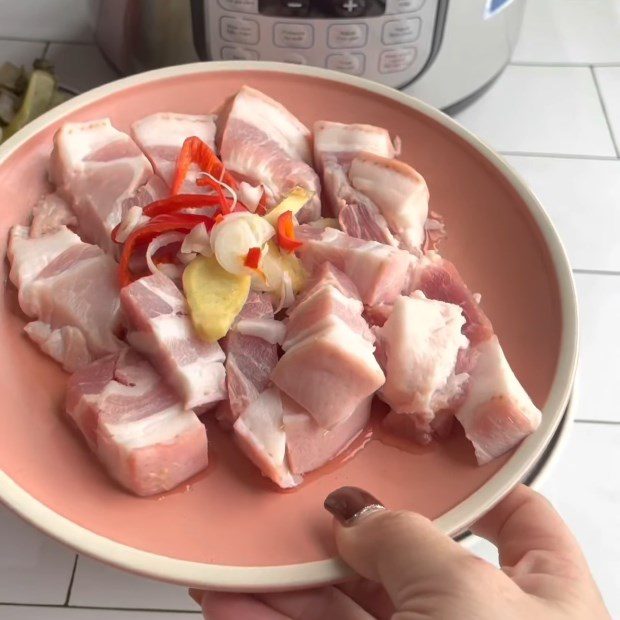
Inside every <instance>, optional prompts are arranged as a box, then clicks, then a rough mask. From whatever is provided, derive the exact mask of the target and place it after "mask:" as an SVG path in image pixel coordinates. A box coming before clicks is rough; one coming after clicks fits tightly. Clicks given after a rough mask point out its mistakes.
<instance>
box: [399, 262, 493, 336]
mask: <svg viewBox="0 0 620 620" xmlns="http://www.w3.org/2000/svg"><path fill="white" fill-rule="evenodd" d="M412 274H413V275H412V276H411V277H410V282H409V284H408V285H407V286H406V287H405V292H404V294H405V295H407V294H409V293H410V292H413V291H415V290H419V291H422V292H423V293H424V295H426V297H428V298H429V299H437V300H439V301H445V302H446V303H451V304H456V305H458V306H461V308H462V309H463V314H464V315H465V319H466V323H465V327H464V328H463V333H464V334H465V335H466V336H467V338H468V339H469V341H470V343H471V345H472V346H475V345H476V344H478V343H479V342H482V341H483V340H486V339H488V338H490V337H491V336H492V335H493V326H492V325H491V321H490V320H489V318H488V317H487V316H486V314H485V313H484V311H483V310H482V308H481V307H480V304H479V303H478V299H477V298H476V296H475V295H474V294H473V293H472V292H471V291H470V290H469V288H468V287H467V285H466V284H465V282H464V281H463V278H462V277H461V274H460V273H459V272H458V270H457V268H456V267H455V266H454V265H453V264H452V263H451V262H450V261H449V260H446V259H445V258H442V257H441V256H439V254H435V253H431V254H427V255H426V256H424V257H423V258H422V259H421V260H420V261H417V262H415V263H414V262H412Z"/></svg>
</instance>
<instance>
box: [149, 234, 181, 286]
mask: <svg viewBox="0 0 620 620" xmlns="http://www.w3.org/2000/svg"><path fill="white" fill-rule="evenodd" d="M183 239H185V235H184V234H183V233H180V232H167V233H164V234H163V235H159V237H155V239H153V240H152V241H151V242H150V243H149V245H148V247H147V248H146V264H147V265H148V268H149V271H150V272H151V273H161V274H163V275H165V276H166V277H168V278H170V279H171V280H172V279H174V278H175V277H176V272H175V274H174V275H173V276H170V275H168V273H166V272H171V270H170V269H165V270H164V269H161V268H159V267H157V265H156V264H155V262H154V261H153V255H154V254H155V252H157V250H161V248H165V247H166V246H167V245H170V244H171V243H179V242H182V241H183ZM174 266H175V265H173V267H174ZM162 267H164V265H162ZM176 267H177V270H178V266H176Z"/></svg>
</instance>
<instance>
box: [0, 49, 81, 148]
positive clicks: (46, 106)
mask: <svg viewBox="0 0 620 620" xmlns="http://www.w3.org/2000/svg"><path fill="white" fill-rule="evenodd" d="M70 96H71V95H69V94H68V93H67V92H65V91H62V90H59V89H58V83H57V81H56V78H55V77H54V68H53V66H52V65H51V64H50V63H49V62H47V61H45V60H42V59H38V60H35V61H34V64H33V69H32V71H31V72H30V73H28V72H27V71H26V70H25V69H24V67H16V66H15V65H13V64H11V63H8V62H7V63H4V64H3V65H2V66H0V142H2V141H3V140H7V139H8V138H10V137H11V136H12V135H13V134H14V133H16V132H17V131H19V130H20V129H21V128H22V127H24V125H26V124H27V123H29V122H30V121H31V120H34V119H35V118H37V116H40V115H41V114H43V113H44V112H47V111H48V110H50V109H51V108H53V107H55V106H57V105H59V104H60V103H63V102H64V101H66V100H67V99H68V98H69V97H70Z"/></svg>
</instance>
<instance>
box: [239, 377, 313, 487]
mask: <svg viewBox="0 0 620 620" xmlns="http://www.w3.org/2000/svg"><path fill="white" fill-rule="evenodd" d="M282 417H283V412H282V399H281V396H280V392H279V391H278V390H277V389H276V388H273V387H272V388H269V389H267V390H265V391H264V392H262V393H261V394H260V395H259V396H258V398H256V399H255V400H253V401H252V402H251V403H250V404H249V405H248V406H247V407H246V408H245V409H244V410H243V412H242V413H241V414H240V415H239V417H238V418H237V420H236V422H235V423H234V426H233V431H234V434H235V435H234V436H235V440H236V442H237V444H238V445H239V447H240V448H241V450H243V452H244V454H245V455H246V456H247V457H248V458H249V459H250V460H251V461H252V462H253V463H254V464H255V465H256V466H257V467H258V468H259V469H260V470H261V472H262V474H263V475H264V476H267V477H268V478H271V479H272V480H273V481H274V482H275V483H276V484H277V485H278V486H280V487H282V488H284V489H286V488H290V487H294V486H297V485H298V484H299V483H300V482H301V476H298V475H294V474H293V473H291V470H290V468H289V466H288V459H287V457H286V435H285V433H284V429H283V422H282Z"/></svg>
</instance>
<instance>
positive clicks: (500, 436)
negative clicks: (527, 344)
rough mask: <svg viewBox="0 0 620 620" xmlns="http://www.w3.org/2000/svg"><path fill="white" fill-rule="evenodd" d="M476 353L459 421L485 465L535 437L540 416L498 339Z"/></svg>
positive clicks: (492, 338)
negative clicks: (528, 438) (532, 434)
mask: <svg viewBox="0 0 620 620" xmlns="http://www.w3.org/2000/svg"><path fill="white" fill-rule="evenodd" d="M475 351H476V354H477V361H476V364H475V366H474V368H473V370H472V373H471V378H470V380H469V383H468V388H467V392H466V396H465V400H464V402H463V404H462V405H461V406H460V408H459V409H458V411H457V413H456V417H457V419H458V421H459V422H460V423H461V425H462V426H463V429H464V430H465V435H466V436H467V438H468V439H469V441H471V443H472V444H473V446H474V450H475V452H476V459H477V460H478V463H479V464H480V465H484V464H485V463H488V462H489V461H490V460H492V459H494V458H496V457H498V456H501V455H502V454H504V453H505V452H507V451H508V450H510V449H511V448H513V447H514V446H516V445H517V444H518V443H519V442H520V441H521V440H522V439H524V438H525V437H527V436H528V435H530V434H531V433H533V432H534V431H535V430H536V429H537V428H538V426H539V424H540V420H541V413H540V411H539V410H538V408H537V407H536V406H535V405H534V403H532V400H531V399H530V397H529V396H528V394H527V393H526V391H525V390H524V389H523V387H522V386H521V384H520V383H519V381H518V379H517V378H516V377H515V375H514V373H513V371H512V369H511V368H510V366H509V364H508V362H507V361H506V357H505V356H504V353H503V351H502V348H501V346H500V344H499V341H498V339H497V336H491V337H490V338H488V339H487V340H485V341H483V342H480V343H479V344H478V345H477V346H476V349H475Z"/></svg>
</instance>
